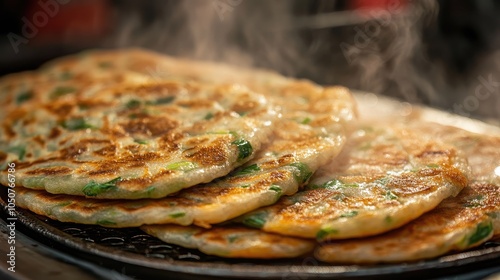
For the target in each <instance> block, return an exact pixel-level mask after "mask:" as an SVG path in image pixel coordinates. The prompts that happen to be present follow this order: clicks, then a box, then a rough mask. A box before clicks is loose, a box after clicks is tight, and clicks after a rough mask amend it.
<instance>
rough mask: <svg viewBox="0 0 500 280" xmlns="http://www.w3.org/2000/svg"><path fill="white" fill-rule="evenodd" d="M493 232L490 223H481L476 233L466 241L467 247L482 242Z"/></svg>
mask: <svg viewBox="0 0 500 280" xmlns="http://www.w3.org/2000/svg"><path fill="white" fill-rule="evenodd" d="M492 232H493V224H492V222H491V221H487V222H482V223H480V224H479V225H477V227H476V231H475V232H474V234H472V235H471V236H470V237H469V239H468V240H467V245H474V244H476V243H478V242H481V241H483V240H484V239H485V238H487V237H488V236H490V234H491V233H492Z"/></svg>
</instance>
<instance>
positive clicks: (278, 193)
mask: <svg viewBox="0 0 500 280" xmlns="http://www.w3.org/2000/svg"><path fill="white" fill-rule="evenodd" d="M269 190H271V191H275V192H276V194H277V195H278V197H280V196H281V192H282V190H281V187H280V186H277V185H272V186H271V187H270V188H269Z"/></svg>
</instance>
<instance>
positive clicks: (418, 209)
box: [0, 49, 500, 263]
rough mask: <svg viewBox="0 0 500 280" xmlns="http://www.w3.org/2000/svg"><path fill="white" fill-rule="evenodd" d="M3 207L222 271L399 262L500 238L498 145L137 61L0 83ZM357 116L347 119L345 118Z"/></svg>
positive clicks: (331, 99) (309, 92)
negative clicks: (132, 238) (191, 254)
mask: <svg viewBox="0 0 500 280" xmlns="http://www.w3.org/2000/svg"><path fill="white" fill-rule="evenodd" d="M0 100H1V101H2V103H3V104H6V105H5V106H4V110H2V111H1V112H0V120H1V122H2V123H1V125H2V126H1V128H0V170H1V176H0V183H2V184H3V185H5V186H8V185H9V180H8V165H9V164H10V165H12V163H14V164H15V178H16V179H15V185H16V187H15V191H16V203H17V206H19V207H22V208H26V209H29V210H31V211H33V212H35V213H37V214H39V215H44V216H47V217H49V218H52V219H55V220H59V221H63V222H74V223H82V224H97V225H101V226H104V227H116V228H120V227H141V229H142V230H144V231H145V232H147V233H149V234H151V235H154V236H157V237H158V238H160V239H162V240H164V241H165V242H167V243H173V244H178V245H181V246H184V247H188V248H197V249H199V250H201V251H202V252H204V253H207V254H212V255H218V256H222V257H228V258H287V257H297V256H302V255H308V254H313V253H314V255H315V256H316V258H318V259H319V260H322V261H326V262H335V263H339V262H342V263H376V262H401V261H408V260H418V259H424V258H432V257H436V256H439V255H442V254H445V253H447V252H449V251H453V250H465V249H468V248H471V247H474V246H477V245H479V244H482V243H484V242H485V241H487V240H489V239H491V238H493V237H494V236H498V235H500V177H499V175H498V174H496V173H495V169H497V173H499V172H498V170H499V167H497V166H498V165H500V164H499V159H500V149H498V147H500V136H499V135H493V134H492V135H480V134H474V133H472V132H468V131H465V130H461V129H459V128H455V127H444V126H441V125H438V124H434V123H425V122H423V121H419V120H418V119H417V120H415V119H412V120H409V119H401V118H400V117H398V116H396V115H391V112H388V113H387V114H386V115H385V116H378V115H375V116H374V115H373V114H369V112H366V111H367V108H363V107H362V106H361V107H360V108H357V104H356V101H355V99H354V98H353V97H352V95H351V94H350V92H349V91H348V90H347V89H345V88H342V87H322V86H319V85H316V84H314V83H312V82H309V81H302V80H300V81H299V80H294V79H289V78H286V77H282V76H280V75H278V74H275V73H272V72H267V71H261V70H248V69H240V68H236V67H229V66H225V65H219V64H213V63H204V62H195V61H188V60H180V59H174V58H170V57H167V56H163V55H160V54H156V53H153V52H149V51H144V50H137V49H128V50H115V51H92V52H85V53H81V54H78V55H74V56H71V57H64V58H61V59H58V60H55V61H52V62H50V63H48V64H46V65H44V66H43V67H41V68H40V69H39V70H37V71H34V72H24V73H18V74H12V75H9V76H5V77H3V78H1V79H0ZM358 111H359V113H358Z"/></svg>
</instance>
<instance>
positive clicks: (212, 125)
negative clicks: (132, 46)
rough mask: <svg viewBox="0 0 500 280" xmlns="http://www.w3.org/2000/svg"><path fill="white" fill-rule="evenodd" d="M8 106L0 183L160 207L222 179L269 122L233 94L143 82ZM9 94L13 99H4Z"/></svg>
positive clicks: (264, 138)
mask: <svg viewBox="0 0 500 280" xmlns="http://www.w3.org/2000/svg"><path fill="white" fill-rule="evenodd" d="M74 89H75V91H72V92H65V93H64V94H59V95H57V97H56V98H54V99H53V100H52V99H50V97H49V99H47V96H46V95H47V94H49V93H48V92H47V91H43V90H40V91H34V92H33V93H32V94H33V95H34V96H33V97H32V98H33V100H29V101H27V102H26V103H24V104H21V105H19V104H17V103H16V102H15V101H14V99H15V98H14V97H12V98H10V99H11V102H10V103H8V104H7V105H8V106H7V107H6V110H5V116H6V117H5V118H4V119H2V122H3V123H2V124H3V125H2V130H3V131H2V134H0V167H2V169H4V172H2V176H1V177H0V182H2V183H3V184H8V181H7V173H6V172H5V169H6V165H7V163H8V162H14V163H15V164H16V177H17V179H16V184H18V185H19V186H24V187H26V188H31V189H44V190H46V191H48V192H50V193H54V194H70V195H81V196H83V195H85V196H88V197H94V198H113V199H117V198H125V199H137V198H145V197H148V198H159V197H164V196H166V195H168V194H172V193H175V192H177V191H179V190H181V189H184V188H187V187H191V186H193V185H196V184H199V183H203V182H209V181H211V180H213V179H215V178H218V177H221V176H224V175H226V174H227V173H229V172H230V171H231V170H233V169H234V168H235V167H237V166H239V165H242V164H244V163H245V162H246V161H248V160H250V159H251V158H253V156H254V155H255V153H256V152H257V151H259V150H260V148H261V146H262V144H263V143H267V142H269V137H270V134H271V132H272V131H271V125H272V122H273V121H274V120H275V119H276V117H277V114H276V112H275V111H274V110H273V108H272V106H270V104H269V103H268V101H267V100H266V99H265V98H264V97H263V96H262V95H259V94H256V93H254V92H252V91H250V90H248V89H247V88H245V87H243V86H239V85H217V86H215V85H204V84H199V83H194V82H152V83H151V82H148V83H143V82H141V83H132V84H127V85H120V86H114V87H110V88H106V89H102V90H95V91H92V90H89V89H86V90H83V89H82V88H81V87H75V88H74ZM11 93H12V92H11Z"/></svg>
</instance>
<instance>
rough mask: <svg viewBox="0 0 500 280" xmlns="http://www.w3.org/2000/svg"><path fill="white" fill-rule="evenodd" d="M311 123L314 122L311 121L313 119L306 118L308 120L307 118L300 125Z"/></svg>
mask: <svg viewBox="0 0 500 280" xmlns="http://www.w3.org/2000/svg"><path fill="white" fill-rule="evenodd" d="M311 121H312V120H311V118H309V117H306V118H305V119H303V120H302V121H301V122H300V123H301V124H309V123H310V122H311Z"/></svg>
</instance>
